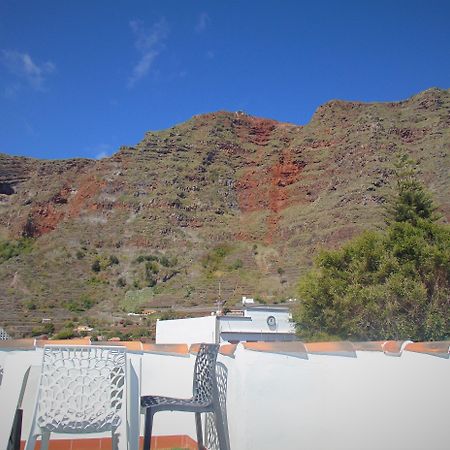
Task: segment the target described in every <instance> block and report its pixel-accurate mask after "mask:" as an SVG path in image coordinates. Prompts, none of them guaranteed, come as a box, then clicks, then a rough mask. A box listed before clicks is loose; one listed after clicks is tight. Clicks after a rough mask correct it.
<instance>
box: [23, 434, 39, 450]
mask: <svg viewBox="0 0 450 450" xmlns="http://www.w3.org/2000/svg"><path fill="white" fill-rule="evenodd" d="M36 438H37V434H34V433H30V435H29V436H28V439H27V443H26V444H25V450H34V447H35V445H36Z"/></svg>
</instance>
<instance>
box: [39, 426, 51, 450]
mask: <svg viewBox="0 0 450 450" xmlns="http://www.w3.org/2000/svg"><path fill="white" fill-rule="evenodd" d="M49 440H50V431H42V436H41V450H47V449H48V441H49Z"/></svg>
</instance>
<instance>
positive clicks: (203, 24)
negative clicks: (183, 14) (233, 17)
mask: <svg viewBox="0 0 450 450" xmlns="http://www.w3.org/2000/svg"><path fill="white" fill-rule="evenodd" d="M210 22H211V19H210V17H209V15H208V14H207V13H205V12H202V13H201V14H200V15H199V16H198V19H197V24H196V25H195V31H196V32H197V33H201V32H202V31H205V30H206V28H207V27H208V25H209V23H210Z"/></svg>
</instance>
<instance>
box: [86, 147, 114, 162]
mask: <svg viewBox="0 0 450 450" xmlns="http://www.w3.org/2000/svg"><path fill="white" fill-rule="evenodd" d="M90 151H91V152H92V153H94V154H95V156H94V158H95V159H103V158H108V157H109V156H111V153H112V147H111V145H110V144H98V145H95V146H93V147H91V148H90Z"/></svg>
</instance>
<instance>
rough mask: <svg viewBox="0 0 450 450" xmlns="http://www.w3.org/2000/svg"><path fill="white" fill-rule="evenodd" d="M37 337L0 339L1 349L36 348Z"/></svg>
mask: <svg viewBox="0 0 450 450" xmlns="http://www.w3.org/2000/svg"><path fill="white" fill-rule="evenodd" d="M35 341H36V339H8V340H6V341H0V349H2V348H4V349H14V350H34V346H35Z"/></svg>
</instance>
